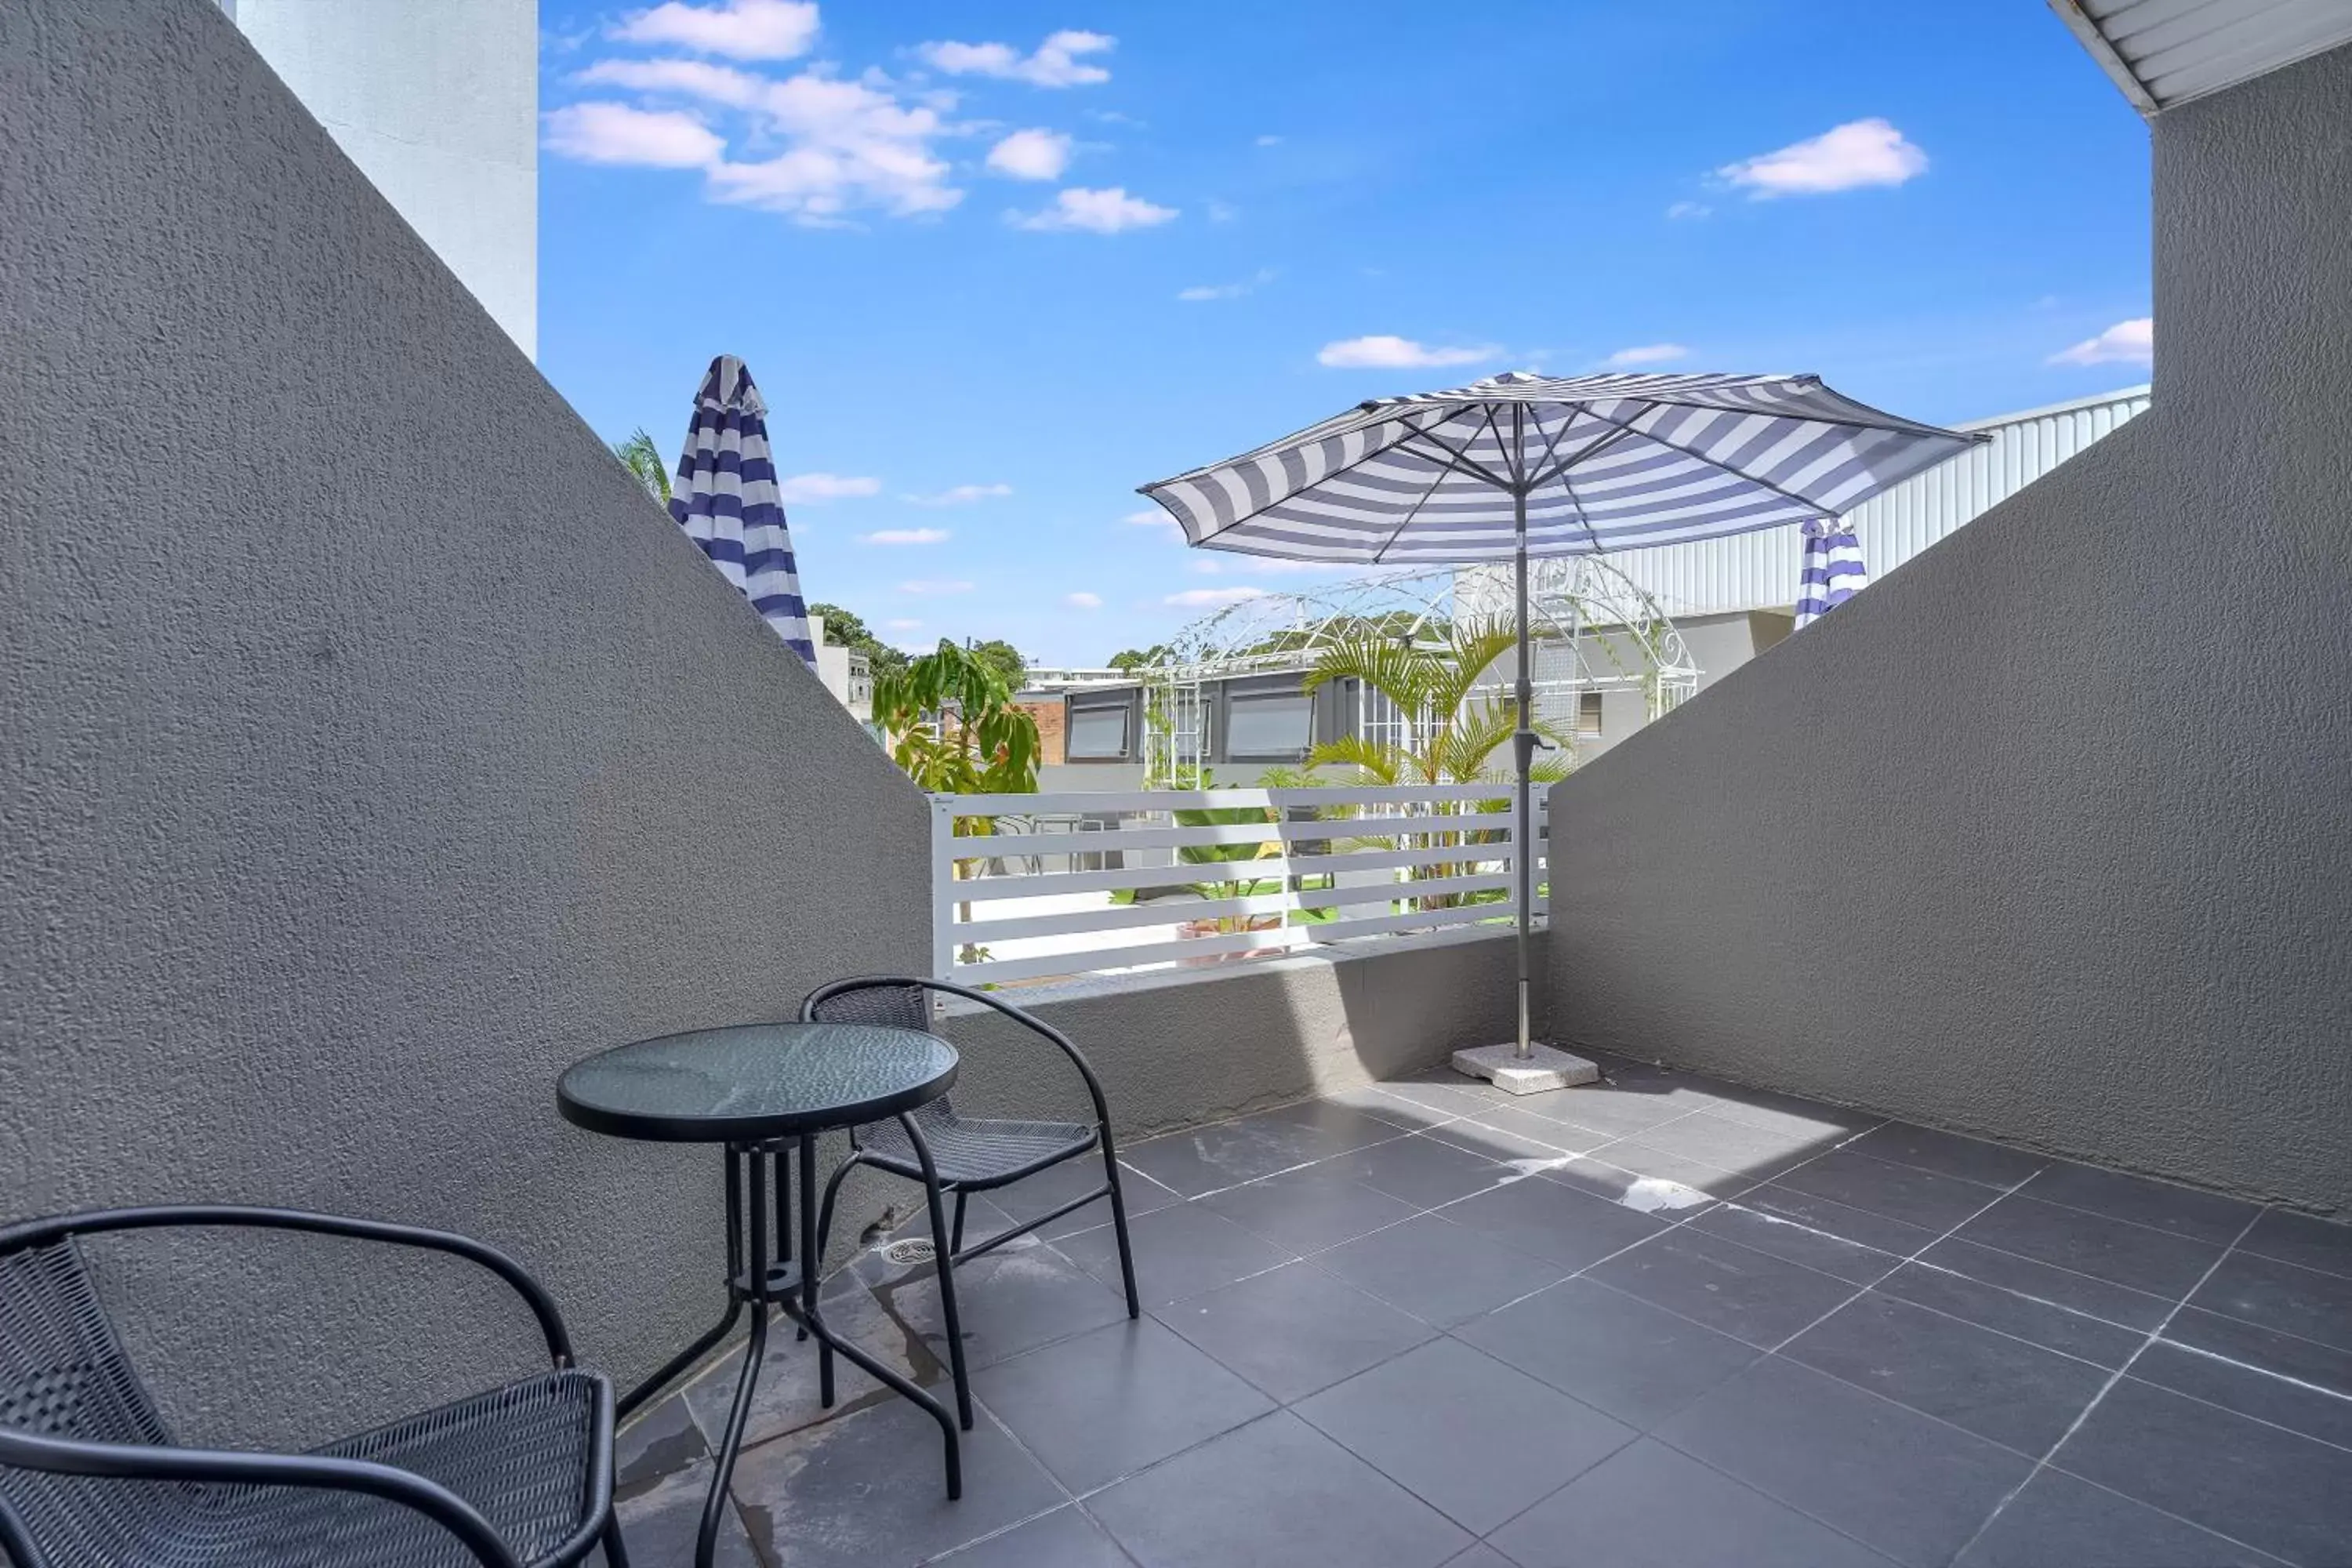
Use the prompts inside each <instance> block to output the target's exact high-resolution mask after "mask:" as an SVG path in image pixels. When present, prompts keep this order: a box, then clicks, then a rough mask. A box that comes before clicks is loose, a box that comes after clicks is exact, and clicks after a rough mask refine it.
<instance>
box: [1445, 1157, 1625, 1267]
mask: <svg viewBox="0 0 2352 1568" xmlns="http://www.w3.org/2000/svg"><path fill="white" fill-rule="evenodd" d="M1437 1212H1438V1213H1439V1215H1442V1216H1443V1217H1444V1219H1445V1220H1446V1222H1447V1223H1449V1224H1452V1225H1457V1226H1461V1227H1463V1228H1464V1229H1465V1230H1468V1231H1471V1232H1473V1233H1474V1234H1475V1235H1478V1236H1483V1237H1486V1239H1487V1240H1489V1241H1495V1242H1500V1243H1501V1244H1502V1245H1504V1246H1505V1247H1515V1248H1517V1250H1518V1251H1521V1252H1524V1253H1526V1254H1528V1256H1529V1257H1531V1258H1543V1259H1544V1260H1546V1261H1547V1262H1550V1263H1556V1264H1558V1265H1559V1270H1560V1272H1561V1273H1563V1274H1569V1273H1573V1272H1575V1271H1576V1270H1577V1269H1579V1268H1583V1267H1584V1266H1585V1265H1587V1264H1589V1263H1594V1262H1598V1261H1599V1260H1600V1259H1601V1258H1606V1257H1608V1256H1609V1255H1610V1254H1611V1253H1612V1252H1615V1251H1617V1250H1618V1249H1619V1248H1621V1247H1631V1246H1632V1245H1633V1243H1635V1242H1637V1241H1639V1240H1641V1239H1642V1238H1643V1237H1645V1236H1653V1235H1655V1234H1656V1233H1657V1232H1658V1230H1659V1229H1661V1228H1662V1222H1660V1221H1658V1220H1656V1219H1654V1218H1652V1217H1651V1216H1650V1215H1644V1214H1637V1213H1635V1212H1634V1211H1633V1210H1632V1209H1629V1208H1625V1207H1623V1206H1622V1205H1617V1204H1612V1203H1610V1202H1608V1201H1606V1200H1605V1199H1601V1198H1596V1197H1593V1196H1591V1194H1586V1193H1580V1192H1577V1191H1576V1190H1574V1189H1573V1188H1570V1187H1564V1186H1561V1185H1559V1184H1557V1183H1554V1182H1547V1181H1542V1180H1539V1179H1538V1178H1535V1177H1532V1176H1530V1177H1528V1178H1527V1179H1526V1180H1524V1181H1518V1182H1513V1183H1511V1184H1509V1185H1507V1186H1501V1187H1496V1188H1494V1189H1493V1190H1491V1191H1489V1192H1484V1193H1480V1194H1477V1195H1476V1196H1475V1197H1467V1198H1463V1199H1461V1200H1460V1201H1458V1202H1455V1203H1451V1204H1448V1205H1445V1206H1444V1208H1442V1209H1440V1210H1438V1211H1437Z"/></svg>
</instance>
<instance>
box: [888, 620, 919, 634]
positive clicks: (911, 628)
mask: <svg viewBox="0 0 2352 1568" xmlns="http://www.w3.org/2000/svg"><path fill="white" fill-rule="evenodd" d="M882 629H883V630H885V631H891V632H919V631H921V630H922V629H923V623H922V622H920V621H908V620H897V621H884V622H883V623H882Z"/></svg>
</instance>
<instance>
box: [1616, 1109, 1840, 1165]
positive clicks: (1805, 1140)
mask: <svg viewBox="0 0 2352 1568" xmlns="http://www.w3.org/2000/svg"><path fill="white" fill-rule="evenodd" d="M1843 1136H1845V1134H1843V1132H1840V1131H1836V1130H1835V1129H1833V1128H1825V1129H1822V1130H1820V1131H1794V1130H1791V1129H1786V1128H1779V1127H1757V1126H1752V1125H1750V1124H1749V1123H1748V1122H1745V1121H1733V1120H1731V1119H1730V1118H1728V1117H1725V1116H1722V1115H1718V1114H1716V1113H1713V1112H1708V1111H1701V1112H1699V1113H1698V1114H1697V1115H1696V1116H1685V1117H1683V1118H1682V1119H1681V1120H1679V1121H1669V1122H1667V1123H1665V1124H1664V1126H1660V1127H1654V1128H1651V1129H1650V1130H1648V1131H1644V1132H1636V1133H1634V1134H1633V1136H1632V1137H1631V1139H1630V1140H1628V1141H1629V1142H1633V1143H1636V1144H1640V1145H1642V1146H1643V1147H1646V1148H1651V1149H1659V1150H1663V1151H1664V1152H1667V1153H1669V1154H1680V1155H1682V1156H1683V1157H1684V1158H1685V1159H1688V1160H1696V1161H1698V1162H1699V1163H1702V1164H1706V1165H1712V1166H1714V1167H1715V1168H1716V1169H1717V1170H1719V1171H1728V1172H1731V1173H1733V1174H1735V1175H1744V1176H1747V1177H1749V1178H1750V1179H1751V1180H1752V1181H1762V1180H1764V1179H1765V1178H1766V1177H1768V1176H1772V1175H1776V1174H1778V1173H1780V1172H1781V1171H1785V1170H1787V1169H1788V1168H1789V1167H1790V1165H1793V1164H1796V1163H1798V1162H1800V1161H1802V1160H1809V1159H1811V1157H1812V1156H1814V1155H1815V1154H1819V1153H1821V1152H1823V1151H1825V1150H1827V1149H1829V1148H1830V1147H1831V1146H1832V1145H1833V1144H1835V1143H1836V1142H1837V1141H1838V1140H1839V1139H1841V1138H1843ZM1601 1158H1603V1159H1607V1158H1609V1156H1608V1155H1606V1154H1604V1155H1602V1156H1601ZM1620 1163H1622V1162H1620Z"/></svg>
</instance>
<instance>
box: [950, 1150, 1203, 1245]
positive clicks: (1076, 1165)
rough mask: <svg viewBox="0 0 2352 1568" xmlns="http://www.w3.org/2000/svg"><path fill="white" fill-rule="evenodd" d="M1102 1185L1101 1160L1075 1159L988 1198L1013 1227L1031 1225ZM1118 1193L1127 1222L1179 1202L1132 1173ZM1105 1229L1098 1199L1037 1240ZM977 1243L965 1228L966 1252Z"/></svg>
mask: <svg viewBox="0 0 2352 1568" xmlns="http://www.w3.org/2000/svg"><path fill="white" fill-rule="evenodd" d="M1121 1163H1122V1164H1124V1163H1125V1162H1124V1161H1122V1162H1121ZM1104 1180H1105V1177H1104V1173H1103V1163H1102V1156H1101V1155H1099V1154H1087V1155H1085V1156H1082V1157H1081V1158H1079V1159H1076V1160H1066V1161H1064V1162H1063V1163H1060V1164H1058V1165H1055V1166H1053V1167H1051V1168H1050V1169H1047V1170H1043V1171H1040V1172H1038V1173H1036V1174H1035V1175H1034V1176H1024V1177H1022V1178H1021V1180H1019V1181H1017V1182H1015V1183H1013V1184H1012V1185H1011V1186H1009V1187H998V1188H997V1189H996V1190H995V1191H993V1192H992V1193H989V1194H986V1196H987V1198H988V1201H989V1202H990V1203H992V1204H993V1205H996V1207H997V1208H999V1209H1001V1210H1002V1211H1003V1213H1004V1215H1005V1216H1006V1217H1007V1218H1008V1219H1010V1220H1012V1221H1013V1223H1014V1224H1016V1225H1017V1224H1019V1223H1021V1222H1022V1221H1024V1220H1031V1219H1034V1218H1036V1217H1037V1216H1038V1215H1041V1214H1045V1213H1046V1212H1048V1211H1049V1210H1052V1209H1057V1208H1059V1207H1061V1206H1062V1205H1064V1204H1066V1203H1068V1202H1069V1201H1070V1200H1071V1199H1072V1198H1075V1197H1076V1196H1078V1195H1079V1194H1082V1193H1090V1192H1092V1191H1094V1189H1096V1188H1097V1187H1099V1186H1101V1185H1102V1184H1103V1183H1104ZM1120 1190H1121V1192H1122V1193H1123V1194H1124V1195H1125V1197H1126V1199H1127V1217H1128V1218H1129V1219H1133V1218H1135V1217H1136V1216H1137V1215H1147V1214H1150V1212H1151V1211H1152V1210H1154V1209H1164V1208H1166V1207H1167V1206H1168V1205H1171V1204H1172V1203H1175V1202H1177V1201H1179V1200H1178V1199H1177V1196H1176V1194H1174V1193H1171V1192H1170V1191H1169V1190H1168V1189H1167V1188H1166V1187H1163V1186H1161V1185H1160V1184H1159V1183H1157V1182H1155V1181H1153V1180H1151V1179H1150V1177H1148V1176H1145V1175H1143V1174H1142V1173H1139V1172H1136V1171H1129V1172H1127V1173H1125V1175H1124V1176H1123V1177H1122V1178H1121V1183H1120ZM974 1201H977V1200H974ZM1109 1223H1110V1200H1109V1199H1108V1198H1099V1199H1097V1200H1096V1201H1095V1202H1093V1203H1090V1204H1088V1205H1086V1206H1085V1207H1084V1208H1080V1209H1074V1210H1072V1211H1071V1212H1070V1213H1068V1214H1066V1215H1063V1216H1062V1217H1061V1218H1059V1219H1057V1220H1053V1221H1049V1222H1048V1223H1047V1224H1045V1225H1044V1226H1039V1227H1038V1229H1037V1232H1036V1234H1037V1235H1038V1236H1040V1237H1044V1238H1045V1240H1047V1241H1051V1240H1053V1239H1054V1238H1055V1237H1057V1236H1067V1235H1069V1234H1070V1233H1072V1232H1073V1231H1080V1230H1092V1229H1093V1228H1095V1227H1096V1226H1103V1225H1108V1224H1109ZM978 1239H980V1238H979V1237H975V1236H973V1235H972V1234H971V1226H970V1223H969V1222H967V1223H966V1226H965V1236H964V1242H965V1244H966V1245H967V1246H969V1245H970V1244H971V1242H973V1241H975V1240H978Z"/></svg>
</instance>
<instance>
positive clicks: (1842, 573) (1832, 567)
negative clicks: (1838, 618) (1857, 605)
mask: <svg viewBox="0 0 2352 1568" xmlns="http://www.w3.org/2000/svg"><path fill="white" fill-rule="evenodd" d="M1804 532H1805V559H1804V564H1803V565H1802V566H1801V567H1800V568H1799V569H1798V571H1797V624H1798V625H1799V626H1811V625H1812V624H1813V623H1814V622H1815V621H1818V620H1820V619H1821V618H1822V616H1826V615H1828V614H1829V613H1830V612H1831V611H1832V610H1834V609H1836V608H1837V607H1838V606H1839V605H1843V604H1844V603H1845V602H1846V601H1847V600H1848V599H1851V598H1853V596H1854V595H1856V594H1859V593H1861V592H1862V591H1863V590H1864V588H1867V587H1869V586H1870V571H1869V568H1868V567H1866V566H1864V564H1863V560H1862V541H1861V540H1859V539H1856V538H1855V537H1854V536H1853V525H1852V524H1851V523H1847V522H1843V521H1840V522H1833V523H1827V524H1823V523H1807V524H1806V525H1805V531H1804Z"/></svg>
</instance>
